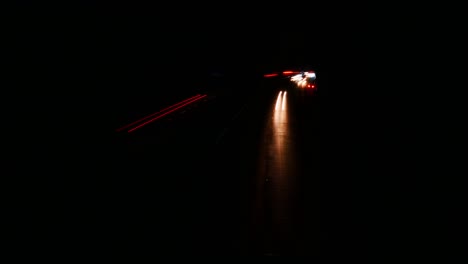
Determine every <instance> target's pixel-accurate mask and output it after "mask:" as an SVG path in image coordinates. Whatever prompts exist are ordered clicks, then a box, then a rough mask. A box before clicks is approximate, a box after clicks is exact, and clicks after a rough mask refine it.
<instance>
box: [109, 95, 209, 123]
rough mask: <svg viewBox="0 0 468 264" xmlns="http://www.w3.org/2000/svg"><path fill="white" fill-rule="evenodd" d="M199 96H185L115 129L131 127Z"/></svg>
mask: <svg viewBox="0 0 468 264" xmlns="http://www.w3.org/2000/svg"><path fill="white" fill-rule="evenodd" d="M199 96H200V94H197V95H195V96H192V97H190V98H187V99H185V100H182V101H180V102H178V103H175V104H173V105H171V106H168V107H166V108H164V109H162V110H159V111H157V112H155V113H152V114H151V115H147V116H145V117H143V118H141V119H138V120H137V121H135V122H132V123H130V124H128V125H125V126H123V127H121V128H119V129H117V130H116V131H117V132H120V131H122V130H124V129H125V128H128V127H131V126H133V125H136V124H138V123H140V122H143V121H144V120H146V119H148V118H151V117H153V116H155V115H157V114H159V113H162V112H165V111H168V110H169V109H171V108H174V107H176V106H178V105H180V104H182V103H184V102H187V101H190V100H192V99H195V98H197V97H199Z"/></svg>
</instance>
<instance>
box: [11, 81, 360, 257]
mask: <svg viewBox="0 0 468 264" xmlns="http://www.w3.org/2000/svg"><path fill="white" fill-rule="evenodd" d="M318 84H319V86H318V87H319V88H318V89H320V82H319V83H318ZM206 85H207V86H206V87H203V88H196V89H185V90H183V91H184V92H182V90H181V91H180V92H177V93H172V94H169V93H167V94H161V95H157V94H156V95H154V93H152V94H151V95H148V96H144V95H142V96H137V95H133V97H130V96H129V97H121V98H122V101H121V102H120V103H119V104H115V106H116V108H115V109H114V111H113V110H112V109H111V110H109V111H108V112H112V113H113V114H112V115H109V119H108V120H107V121H102V122H104V123H105V126H104V125H101V126H100V127H99V128H102V127H105V128H106V129H107V131H104V132H102V131H101V133H100V134H99V136H98V138H99V139H103V140H107V141H106V142H102V144H101V145H99V144H96V142H98V141H97V140H96V141H92V144H91V143H90V142H88V143H84V142H83V141H80V140H78V139H77V141H76V142H75V143H74V144H73V145H67V144H71V143H66V142H73V140H72V138H70V137H69V138H67V140H64V144H65V146H63V148H64V149H66V151H64V152H63V155H71V156H69V157H68V158H64V157H63V156H62V157H60V156H61V155H60V152H59V151H58V150H57V151H56V154H55V155H53V157H57V158H56V160H50V164H49V165H50V166H49V167H46V168H47V170H48V171H49V174H48V175H47V176H45V177H43V178H40V182H39V178H38V179H36V181H38V184H40V186H45V188H44V193H42V194H41V195H38V196H37V197H38V199H37V200H35V201H34V200H33V201H32V203H33V204H32V207H34V208H36V210H35V211H32V213H31V215H29V216H30V217H35V219H38V220H37V221H35V222H34V223H33V225H32V226H31V225H30V226H27V224H26V223H27V221H26V220H24V219H23V220H22V221H26V222H25V224H24V225H25V226H24V229H22V230H20V233H21V234H23V236H24V238H25V239H24V241H23V242H27V243H30V244H31V245H35V244H40V245H41V246H45V248H48V249H49V250H50V249H53V248H60V249H61V250H65V251H66V250H71V251H73V252H75V251H79V252H99V253H109V254H119V253H122V252H132V253H149V254H156V255H166V254H177V255H229V256H236V255H258V256H296V255H298V256H310V257H316V258H326V259H330V258H343V259H348V258H349V257H350V256H351V255H353V254H358V255H359V254H360V253H361V252H362V251H364V249H363V248H361V246H360V245H361V244H360V243H359V242H358V241H361V240H362V236H363V235H364V233H365V232H364V231H363V230H359V228H356V227H355V225H354V223H353V217H352V212H351V208H352V205H351V199H350V198H351V197H350V196H348V195H349V194H350V193H351V191H350V190H349V189H350V188H349V186H348V185H347V184H348V183H347V181H346V180H344V179H345V178H346V176H338V177H335V178H326V179H325V178H324V177H323V175H326V176H327V177H330V173H329V172H328V173H323V171H324V170H323V168H321V167H322V166H324V165H323V163H322V162H321V160H323V158H321V155H322V154H323V153H327V152H324V151H321V148H323V146H324V144H323V142H321V140H320V138H321V137H320V135H321V133H323V131H322V132H321V129H320V127H321V122H320V116H321V115H320V112H321V98H320V95H316V94H315V93H313V92H311V90H307V89H306V88H299V87H297V86H295V85H294V84H293V83H292V82H289V81H284V80H283V81H264V80H258V79H255V80H252V81H251V82H249V81H246V80H242V81H235V80H222V81H218V82H212V83H211V82H210V83H207V84H206ZM106 113H107V112H106ZM88 116H89V115H88ZM103 116H104V114H103ZM148 116H149V117H148ZM145 117H147V118H146V119H144V118H145ZM142 118H143V119H144V120H143V121H141V122H140V123H139V124H144V125H139V124H133V123H134V122H135V120H139V119H142ZM97 119H99V120H103V119H102V118H96V120H97ZM145 122H146V123H145ZM86 129H87V130H91V131H92V127H91V126H90V125H89V124H88V127H87V128H86ZM96 129H97V128H96ZM80 131H85V130H84V129H82V130H80ZM96 133H98V132H96ZM89 134H91V132H89ZM70 135H76V133H71V134H70ZM62 137H63V135H62ZM93 144H94V145H93ZM74 148H76V150H77V151H76V153H74V151H73V149H74ZM78 150H79V151H78ZM70 153H73V155H72V154H70ZM328 153H329V152H328ZM59 163H62V164H59ZM52 164H57V166H56V167H55V165H52ZM65 165H66V166H65ZM327 165H329V164H327ZM42 166H46V165H42ZM61 166H62V167H61ZM336 166H340V164H336ZM63 167H65V168H66V169H63V170H61V169H60V168H63ZM325 171H333V168H328V169H326V170H325ZM25 188H26V187H25ZM30 188H31V189H34V186H30ZM36 192H37V190H36ZM38 216H42V217H38ZM26 218H27V217H26ZM26 218H25V219H26ZM40 219H42V220H40ZM29 238H32V239H29Z"/></svg>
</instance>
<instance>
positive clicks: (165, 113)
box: [127, 94, 206, 133]
mask: <svg viewBox="0 0 468 264" xmlns="http://www.w3.org/2000/svg"><path fill="white" fill-rule="evenodd" d="M204 97H206V94H205V95H202V96H197V97H196V98H194V99H192V100H190V101H188V102H186V103H184V104H182V105H179V106H178V107H176V108H174V109H172V110H169V111H167V112H164V113H162V114H161V115H159V116H156V117H154V118H152V119H150V120H148V121H146V122H144V123H142V124H140V125H138V126H136V127H134V128H132V129H130V130H128V131H127V132H128V133H130V132H132V131H134V130H136V129H138V128H140V127H142V126H144V125H147V124H149V123H151V122H153V121H155V120H157V119H159V118H161V117H163V116H166V115H167V114H170V113H172V112H174V111H175V110H177V109H180V108H182V107H184V106H186V105H189V104H191V103H193V102H195V101H198V100H200V99H202V98H204ZM192 98H193V97H192ZM185 101H186V100H185Z"/></svg>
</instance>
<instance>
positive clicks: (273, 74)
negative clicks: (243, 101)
mask: <svg viewBox="0 0 468 264" xmlns="http://www.w3.org/2000/svg"><path fill="white" fill-rule="evenodd" d="M275 76H278V74H277V73H271V74H265V75H263V77H275Z"/></svg>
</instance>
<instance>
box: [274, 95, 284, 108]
mask: <svg viewBox="0 0 468 264" xmlns="http://www.w3.org/2000/svg"><path fill="white" fill-rule="evenodd" d="M282 93H283V91H281V92H279V94H278V98H277V99H276V105H275V110H279V107H280V104H281V94H282Z"/></svg>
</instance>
